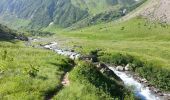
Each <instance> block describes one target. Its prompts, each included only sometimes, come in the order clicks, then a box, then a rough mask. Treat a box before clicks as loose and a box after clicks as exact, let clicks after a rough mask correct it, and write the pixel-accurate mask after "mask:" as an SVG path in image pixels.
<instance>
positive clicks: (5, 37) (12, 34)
mask: <svg viewBox="0 0 170 100" xmlns="http://www.w3.org/2000/svg"><path fill="white" fill-rule="evenodd" d="M13 39H19V40H23V41H27V40H28V38H27V37H26V36H25V35H23V34H22V33H19V32H17V31H15V30H12V29H10V28H8V27H7V26H4V25H1V24H0V41H10V40H13Z"/></svg>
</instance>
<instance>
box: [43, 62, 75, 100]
mask: <svg viewBox="0 0 170 100" xmlns="http://www.w3.org/2000/svg"><path fill="white" fill-rule="evenodd" d="M50 64H52V65H54V66H57V67H59V70H60V71H64V73H63V74H62V75H61V77H60V84H59V85H58V86H56V88H54V89H52V90H49V91H47V92H46V93H45V97H44V100H51V99H52V98H53V97H54V96H55V95H57V94H58V93H59V92H60V91H61V90H62V89H63V88H64V86H63V84H61V82H62V80H63V78H64V76H65V75H66V73H67V72H70V71H71V70H72V69H73V67H74V66H75V62H74V61H73V60H71V59H62V62H61V63H60V64H57V63H50Z"/></svg>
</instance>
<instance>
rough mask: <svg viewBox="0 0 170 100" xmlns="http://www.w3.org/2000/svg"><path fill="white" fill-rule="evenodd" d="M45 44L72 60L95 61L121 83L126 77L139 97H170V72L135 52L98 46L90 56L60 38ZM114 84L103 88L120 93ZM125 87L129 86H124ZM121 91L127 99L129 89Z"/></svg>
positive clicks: (150, 99)
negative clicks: (112, 51)
mask: <svg viewBox="0 0 170 100" xmlns="http://www.w3.org/2000/svg"><path fill="white" fill-rule="evenodd" d="M43 47H44V48H46V49H49V50H53V51H54V52H56V53H58V54H60V55H64V56H67V57H69V58H70V59H72V60H78V59H81V60H85V61H91V62H93V64H94V65H95V66H96V67H97V69H98V70H99V71H100V72H101V73H103V74H104V76H107V77H108V78H109V79H116V80H119V84H121V82H120V81H123V83H124V85H126V87H127V88H129V90H131V91H133V92H134V94H135V96H136V97H138V98H140V99H142V100H168V99H169V97H170V95H169V94H168V93H163V92H162V91H170V86H169V85H170V79H169V76H170V72H168V71H167V70H164V69H161V68H158V67H155V66H154V65H153V64H148V63H144V62H142V61H140V60H139V59H136V58H135V57H133V56H130V55H122V54H115V55H112V54H104V53H102V51H101V52H100V50H94V51H92V52H91V53H90V54H89V55H88V56H82V55H81V54H80V53H76V52H74V50H63V49H61V48H60V47H59V46H58V43H56V42H52V43H49V44H46V45H43ZM98 52H100V54H99V55H100V56H99V55H98ZM99 61H102V62H105V63H107V64H111V66H110V65H107V64H104V63H99ZM135 73H136V74H135ZM89 78H90V77H89ZM90 80H91V81H90V82H92V83H93V84H95V85H96V86H98V85H99V84H97V83H95V81H94V80H92V79H90ZM147 80H149V81H147ZM102 86H103V85H102ZM102 86H100V87H102ZM111 86H112V85H109V86H107V87H103V89H104V90H103V91H107V92H109V93H110V94H111V95H117V94H114V93H115V92H113V91H114V89H113V90H112V87H111ZM113 87H115V86H113ZM106 88H108V89H106ZM157 88H159V89H160V90H159V89H157ZM122 91H127V90H126V89H123V88H122ZM118 93H120V94H122V96H120V97H119V98H120V99H123V97H124V95H123V93H126V92H120V91H119V92H118Z"/></svg>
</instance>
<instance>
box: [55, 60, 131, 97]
mask: <svg viewBox="0 0 170 100" xmlns="http://www.w3.org/2000/svg"><path fill="white" fill-rule="evenodd" d="M69 79H70V81H71V82H70V83H71V84H70V86H69V87H66V88H64V89H63V90H62V91H61V92H60V93H59V94H58V95H56V97H55V98H54V100H63V99H64V100H76V99H81V100H88V99H90V100H103V99H104V100H112V99H116V100H117V99H122V98H123V99H124V100H133V99H134V97H133V95H132V94H131V93H127V90H126V89H125V88H124V86H123V85H121V84H120V83H119V82H116V81H114V80H112V79H110V78H108V77H106V76H104V75H103V74H102V73H101V72H100V71H98V70H97V68H96V67H95V66H94V65H93V64H91V63H89V62H79V63H78V65H77V66H76V67H75V68H74V69H73V70H72V71H71V73H70V74H69Z"/></svg>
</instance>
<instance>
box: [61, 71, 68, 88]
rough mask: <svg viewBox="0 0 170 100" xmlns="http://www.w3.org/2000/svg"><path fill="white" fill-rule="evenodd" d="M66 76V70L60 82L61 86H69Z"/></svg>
mask: <svg viewBox="0 0 170 100" xmlns="http://www.w3.org/2000/svg"><path fill="white" fill-rule="evenodd" d="M68 76H69V73H68V72H67V73H66V74H65V76H64V77H63V80H62V82H61V84H62V85H63V86H69V85H70V81H69V78H68Z"/></svg>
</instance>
